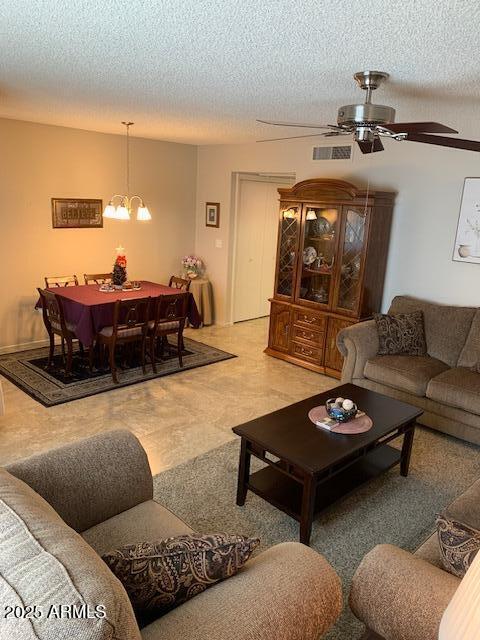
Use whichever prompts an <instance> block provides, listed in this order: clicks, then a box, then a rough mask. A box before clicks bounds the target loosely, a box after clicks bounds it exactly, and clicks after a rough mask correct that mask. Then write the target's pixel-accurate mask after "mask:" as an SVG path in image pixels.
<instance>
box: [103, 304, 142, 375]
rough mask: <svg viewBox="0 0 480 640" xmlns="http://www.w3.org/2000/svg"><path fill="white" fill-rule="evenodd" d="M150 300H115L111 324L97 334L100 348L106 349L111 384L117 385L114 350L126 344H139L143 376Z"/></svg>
mask: <svg viewBox="0 0 480 640" xmlns="http://www.w3.org/2000/svg"><path fill="white" fill-rule="evenodd" d="M150 300H151V299H150V298H137V299H136V300H117V301H116V302H115V305H114V309H113V324H112V326H111V327H104V328H103V329H102V330H101V331H100V332H99V333H98V334H97V342H98V344H99V345H100V346H102V345H103V346H105V347H106V348H108V360H109V363H110V371H111V372H112V378H113V382H114V383H115V384H118V377H117V368H116V364H115V349H116V347H117V346H120V345H124V344H127V343H133V342H140V343H141V362H142V371H143V373H144V374H145V373H146V369H145V349H146V342H147V333H148V322H149V311H150Z"/></svg>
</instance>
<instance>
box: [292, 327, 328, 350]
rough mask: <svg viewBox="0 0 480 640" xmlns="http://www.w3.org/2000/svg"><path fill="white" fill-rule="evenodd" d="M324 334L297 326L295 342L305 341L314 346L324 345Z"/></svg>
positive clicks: (294, 335) (294, 328)
mask: <svg viewBox="0 0 480 640" xmlns="http://www.w3.org/2000/svg"><path fill="white" fill-rule="evenodd" d="M324 335H325V334H324V333H323V332H320V331H314V330H313V329H310V328H308V329H307V328H306V327H303V326H301V327H299V326H298V325H295V326H294V327H293V340H299V341H302V342H303V341H305V342H308V343H310V344H312V345H313V346H317V345H322V344H323V339H324Z"/></svg>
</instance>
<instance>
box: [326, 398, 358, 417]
mask: <svg viewBox="0 0 480 640" xmlns="http://www.w3.org/2000/svg"><path fill="white" fill-rule="evenodd" d="M325 409H326V410H327V413H328V415H329V416H330V418H332V419H333V420H335V421H336V422H348V421H349V420H353V418H355V416H356V415H357V411H358V409H357V405H356V404H355V403H354V402H353V401H352V400H349V399H348V398H330V399H329V400H327V401H326V403H325Z"/></svg>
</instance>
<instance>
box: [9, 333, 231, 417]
mask: <svg viewBox="0 0 480 640" xmlns="http://www.w3.org/2000/svg"><path fill="white" fill-rule="evenodd" d="M184 341H185V349H184V351H183V368H182V367H180V366H179V364H178V357H177V354H176V348H175V347H174V346H172V347H171V350H168V349H166V351H165V356H164V359H163V361H162V362H158V363H157V373H153V371H152V367H151V365H150V364H149V362H148V361H147V372H146V375H143V372H142V367H141V366H140V362H139V356H138V353H133V354H128V356H129V357H128V358H126V362H123V360H122V361H118V367H119V368H118V370H117V375H118V379H119V384H114V382H113V380H112V376H111V374H110V369H109V368H108V367H106V368H104V369H94V370H93V372H92V373H90V372H89V369H88V362H87V358H86V357H84V358H82V357H81V355H80V352H79V351H75V353H74V359H73V375H72V376H71V377H70V378H67V377H65V375H64V373H63V367H62V356H61V351H60V347H56V351H55V357H54V364H53V366H52V367H51V368H47V362H48V347H40V348H38V349H30V350H28V351H17V352H15V353H8V354H5V355H2V356H0V374H2V375H3V376H5V377H6V378H8V380H10V381H11V382H13V383H14V384H15V385H17V387H19V388H20V389H22V390H23V391H25V392H26V393H28V394H29V395H30V396H31V397H32V398H35V400H38V402H41V403H42V404H43V405H44V406H45V407H53V406H54V405H57V404H62V403H64V402H70V401H72V400H78V399H79V398H86V397H87V396H93V395H95V394H97V393H103V392H104V391H110V390H111V389H118V388H119V387H126V386H128V385H131V384H137V383H139V382H145V381H146V380H152V379H153V378H160V377H162V376H168V375H171V374H172V373H179V372H182V371H187V370H188V369H195V368H196V367H203V366H205V365H207V364H213V363H214V362H220V361H222V360H228V359H229V358H235V357H236V356H235V355H233V354H232V353H227V352H226V351H221V350H220V349H216V348H215V347H210V346H209V345H206V344H203V343H202V342H197V341H196V340H190V339H188V338H184ZM130 356H131V357H130Z"/></svg>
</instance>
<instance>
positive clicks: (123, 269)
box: [112, 247, 127, 289]
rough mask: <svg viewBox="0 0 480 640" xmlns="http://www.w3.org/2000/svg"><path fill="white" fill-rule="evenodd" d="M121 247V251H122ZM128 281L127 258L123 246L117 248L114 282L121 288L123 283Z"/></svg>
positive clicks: (116, 286)
mask: <svg viewBox="0 0 480 640" xmlns="http://www.w3.org/2000/svg"><path fill="white" fill-rule="evenodd" d="M120 249H121V251H120ZM126 281H127V258H126V256H125V254H124V250H123V247H118V248H117V257H116V260H115V264H114V265H113V272H112V282H113V286H114V287H115V288H119V289H121V288H122V286H123V283H124V282H126Z"/></svg>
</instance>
